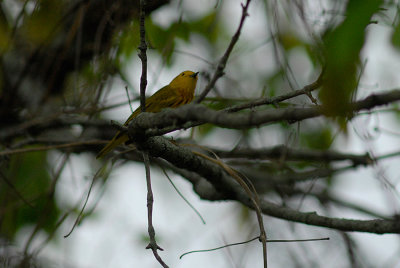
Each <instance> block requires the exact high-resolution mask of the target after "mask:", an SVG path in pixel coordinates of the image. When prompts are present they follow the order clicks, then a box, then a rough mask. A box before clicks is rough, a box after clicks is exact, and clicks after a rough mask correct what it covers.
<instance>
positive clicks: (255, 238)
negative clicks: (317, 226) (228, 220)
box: [179, 236, 329, 259]
mask: <svg viewBox="0 0 400 268" xmlns="http://www.w3.org/2000/svg"><path fill="white" fill-rule="evenodd" d="M257 239H260V237H259V236H257V237H254V238H252V239H249V240H247V241H243V242H238V243H232V244H228V245H223V246H220V247H216V248H210V249H200V250H192V251H189V252H185V253H183V254H182V255H181V256H179V259H182V257H183V256H185V255H189V254H192V253H200V252H210V251H215V250H219V249H223V248H227V247H231V246H238V245H243V244H248V243H250V242H253V241H254V240H257ZM323 240H329V237H323V238H311V239H294V240H287V239H268V240H267V243H290V242H312V241H323Z"/></svg>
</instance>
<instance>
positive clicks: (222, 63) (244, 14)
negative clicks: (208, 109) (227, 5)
mask: <svg viewBox="0 0 400 268" xmlns="http://www.w3.org/2000/svg"><path fill="white" fill-rule="evenodd" d="M250 2H251V0H247V2H246V4H245V5H243V4H242V17H241V18H240V23H239V27H238V29H237V30H236V33H235V34H234V35H233V36H232V39H231V42H230V43H229V46H228V48H227V49H226V51H225V54H224V55H223V56H222V58H221V59H220V60H219V63H218V65H217V69H216V70H215V72H214V75H213V77H212V78H211V81H210V83H208V85H207V86H206V88H205V89H204V90H203V92H202V93H201V94H200V96H199V97H198V98H197V100H196V101H195V103H200V102H201V101H202V100H203V99H204V98H205V97H206V96H207V94H208V93H209V92H210V91H211V89H212V88H213V87H214V86H215V83H216V82H217V80H218V79H219V78H220V77H221V76H223V75H224V69H225V66H226V63H227V62H228V58H229V55H230V54H231V52H232V50H233V47H234V46H235V44H236V43H237V41H238V40H239V36H240V32H241V30H242V27H243V24H244V20H245V18H246V17H247V16H248V15H249V14H248V13H247V9H248V7H249V4H250Z"/></svg>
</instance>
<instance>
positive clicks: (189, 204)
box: [159, 165, 206, 224]
mask: <svg viewBox="0 0 400 268" xmlns="http://www.w3.org/2000/svg"><path fill="white" fill-rule="evenodd" d="M159 166H160V168H161V170H162V171H163V173H164V175H165V176H166V177H167V179H168V181H169V183H171V185H172V187H174V189H175V191H176V192H177V193H178V195H179V196H180V197H181V198H182V199H183V201H185V203H186V204H188V206H189V207H190V208H191V209H192V210H193V211H194V213H196V215H197V216H199V218H200V220H201V222H202V223H203V224H206V221H205V220H204V218H203V216H201V214H200V212H199V211H198V210H197V209H196V208H195V207H194V206H193V205H192V204H191V203H190V202H189V200H187V199H186V197H185V196H183V194H182V193H181V192H180V191H179V189H178V188H177V187H176V185H175V184H174V182H173V181H172V180H171V178H170V177H169V175H168V173H167V171H166V170H165V168H164V167H163V166H161V165H159Z"/></svg>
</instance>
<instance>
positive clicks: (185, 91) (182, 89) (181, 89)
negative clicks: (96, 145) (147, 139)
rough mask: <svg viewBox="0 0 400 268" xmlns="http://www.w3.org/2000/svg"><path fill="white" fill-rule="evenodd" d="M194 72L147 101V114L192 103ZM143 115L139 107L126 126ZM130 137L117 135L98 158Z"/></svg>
mask: <svg viewBox="0 0 400 268" xmlns="http://www.w3.org/2000/svg"><path fill="white" fill-rule="evenodd" d="M198 74H199V73H198V72H197V73H195V72H192V71H184V72H182V73H180V74H179V75H178V76H177V77H175V78H174V79H173V80H172V81H171V83H169V84H168V85H166V86H165V87H163V88H161V89H159V90H158V91H157V92H156V93H154V94H153V95H152V96H151V97H149V98H147V99H146V109H145V111H146V112H150V113H158V112H160V111H161V110H162V109H164V108H177V107H179V106H182V105H184V104H187V103H190V102H191V101H192V100H193V98H194V90H195V88H196V83H197V78H198V77H197V75H198ZM140 113H141V109H140V107H138V108H137V109H136V110H135V111H134V112H133V113H132V114H131V115H130V116H129V118H128V119H127V120H126V122H125V123H124V126H127V125H128V124H129V122H131V121H132V119H133V118H135V117H136V116H138V114H140ZM128 140H129V137H128V135H127V134H125V133H121V132H120V131H118V132H117V134H115V136H114V138H113V139H112V140H111V141H110V142H109V143H107V145H106V146H105V147H104V148H103V149H102V150H101V151H100V152H99V153H98V154H97V156H96V158H101V157H103V156H105V155H106V154H108V153H109V152H111V151H112V150H113V149H114V148H115V147H117V146H118V145H120V144H122V143H124V142H127V141H128Z"/></svg>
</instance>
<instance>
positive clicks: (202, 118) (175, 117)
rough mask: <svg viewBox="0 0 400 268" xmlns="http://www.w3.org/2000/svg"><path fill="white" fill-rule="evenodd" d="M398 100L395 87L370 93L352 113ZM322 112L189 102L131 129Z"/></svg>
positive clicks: (226, 124)
mask: <svg viewBox="0 0 400 268" xmlns="http://www.w3.org/2000/svg"><path fill="white" fill-rule="evenodd" d="M399 100H400V90H393V91H390V92H386V93H381V94H373V95H370V96H368V97H367V98H365V99H364V100H360V101H357V102H355V103H353V104H352V105H351V107H352V112H358V111H360V110H369V109H372V108H374V107H377V106H381V105H386V104H389V103H392V102H396V101H399ZM322 115H324V109H323V107H321V106H314V107H309V108H286V109H274V110H263V111H251V112H247V113H228V112H225V111H215V110H212V109H209V108H207V107H205V106H203V105H200V104H189V105H184V106H182V107H179V108H177V109H170V110H167V111H164V112H161V113H156V114H146V113H144V114H141V115H139V116H138V117H137V118H135V119H134V120H132V123H131V124H130V129H131V131H134V129H135V128H138V129H142V130H143V129H147V131H146V135H150V136H152V135H162V134H165V133H168V132H170V131H173V130H177V129H182V128H189V127H193V126H197V125H200V124H204V123H211V124H214V125H216V126H219V127H223V128H232V129H244V128H252V127H259V126H261V125H265V124H268V123H274V122H280V121H289V122H297V121H301V120H304V119H309V118H314V117H318V116H322ZM190 121H191V122H190ZM188 122H190V123H188ZM171 126H173V127H171ZM164 127H167V128H166V129H165V130H163V129H161V130H160V128H164ZM148 129H153V130H148ZM154 129H156V130H154Z"/></svg>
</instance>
